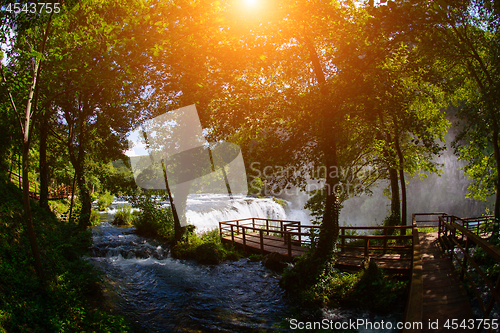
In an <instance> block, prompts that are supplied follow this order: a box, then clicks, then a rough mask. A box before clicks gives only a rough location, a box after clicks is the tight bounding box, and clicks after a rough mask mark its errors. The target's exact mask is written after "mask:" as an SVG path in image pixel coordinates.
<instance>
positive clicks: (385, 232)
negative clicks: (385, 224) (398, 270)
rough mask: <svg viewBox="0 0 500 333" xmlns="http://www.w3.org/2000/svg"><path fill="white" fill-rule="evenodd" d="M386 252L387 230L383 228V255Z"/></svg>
mask: <svg viewBox="0 0 500 333" xmlns="http://www.w3.org/2000/svg"><path fill="white" fill-rule="evenodd" d="M401 230H402V229H401ZM386 252H387V228H384V254H386Z"/></svg>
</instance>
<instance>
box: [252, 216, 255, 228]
mask: <svg viewBox="0 0 500 333" xmlns="http://www.w3.org/2000/svg"><path fill="white" fill-rule="evenodd" d="M252 227H253V228H254V229H255V219H254V218H253V217H252Z"/></svg>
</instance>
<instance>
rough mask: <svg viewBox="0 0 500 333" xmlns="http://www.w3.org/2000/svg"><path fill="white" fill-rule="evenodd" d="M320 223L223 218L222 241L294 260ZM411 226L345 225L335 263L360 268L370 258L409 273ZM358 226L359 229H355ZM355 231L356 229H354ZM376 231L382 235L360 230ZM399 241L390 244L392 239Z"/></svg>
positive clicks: (349, 267) (393, 270)
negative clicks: (307, 224) (408, 231)
mask: <svg viewBox="0 0 500 333" xmlns="http://www.w3.org/2000/svg"><path fill="white" fill-rule="evenodd" d="M314 228H317V227H316V226H304V225H300V223H299V222H297V221H280V220H269V219H258V218H250V219H242V220H235V221H225V222H220V224H219V230H220V237H221V241H222V242H224V243H232V244H233V245H234V246H237V247H239V248H242V249H243V250H244V251H245V252H248V253H259V254H263V255H265V254H269V253H272V252H276V253H279V254H280V255H281V256H282V257H283V259H285V260H292V259H293V258H295V257H297V256H301V255H303V254H305V253H306V252H307V251H308V249H309V246H310V244H311V239H310V238H311V230H313V233H314ZM409 228H411V227H395V228H392V227H341V228H340V229H341V235H339V238H340V239H341V242H340V244H339V251H338V252H337V261H336V264H335V266H336V267H337V268H340V269H345V270H360V269H362V268H363V267H365V265H366V263H367V261H368V260H373V261H375V262H376V263H377V265H378V266H379V267H381V268H383V269H385V270H387V271H390V272H393V273H402V274H409V273H410V270H411V263H412V257H411V253H412V246H411V245H408V244H406V245H405V244H404V242H408V241H410V242H411V239H412V236H411V235H405V233H406V230H407V229H409ZM353 229H355V230H353ZM389 229H394V230H397V231H398V232H399V233H400V232H403V233H404V235H400V234H399V233H395V235H390V234H388V233H389V232H388V230H389ZM354 231H355V232H354ZM366 231H368V232H375V231H378V232H379V233H380V234H379V235H372V234H369V235H368V234H364V235H360V234H358V232H360V233H361V232H366ZM394 240H396V241H398V242H397V243H395V244H392V245H389V244H388V242H389V241H394Z"/></svg>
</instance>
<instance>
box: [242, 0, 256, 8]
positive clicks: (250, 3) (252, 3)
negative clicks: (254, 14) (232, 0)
mask: <svg viewBox="0 0 500 333" xmlns="http://www.w3.org/2000/svg"><path fill="white" fill-rule="evenodd" d="M244 3H245V5H246V6H247V7H257V5H258V4H259V0H244Z"/></svg>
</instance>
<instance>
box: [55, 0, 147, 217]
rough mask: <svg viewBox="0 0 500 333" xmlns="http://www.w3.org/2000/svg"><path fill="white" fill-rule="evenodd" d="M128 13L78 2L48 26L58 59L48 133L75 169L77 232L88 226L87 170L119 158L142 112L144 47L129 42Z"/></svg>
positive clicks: (121, 6)
mask: <svg viewBox="0 0 500 333" xmlns="http://www.w3.org/2000/svg"><path fill="white" fill-rule="evenodd" d="M140 8H141V7H140V6H139V7H136V8H134V10H140ZM129 10H131V7H130V2H127V3H126V4H125V3H119V2H108V1H89V2H82V3H81V4H79V5H77V6H75V7H74V8H73V10H72V11H71V13H70V16H68V19H67V20H65V21H61V22H59V24H58V25H57V26H55V27H54V29H55V31H56V32H57V36H58V37H59V38H57V39H54V41H53V42H52V47H53V48H54V49H58V50H59V54H62V55H63V56H59V57H53V58H51V59H50V60H51V62H50V63H49V64H48V65H47V67H48V68H50V75H47V76H46V80H47V81H46V82H47V87H46V88H47V89H49V90H50V91H53V92H58V93H57V94H54V96H53V97H52V98H51V100H50V107H51V108H52V110H54V112H55V114H56V115H57V117H56V118H55V121H54V122H53V123H54V130H53V134H54V135H56V136H57V137H58V138H59V139H60V141H62V142H64V144H65V145H66V149H67V151H68V156H69V160H70V162H71V164H72V165H73V168H74V170H75V179H76V183H77V186H78V189H79V196H80V200H81V202H82V211H81V214H80V221H79V223H80V225H81V226H82V227H86V226H88V225H90V223H89V218H90V211H91V197H90V184H89V182H88V180H89V175H90V171H91V166H92V165H94V164H95V163H96V162H97V161H99V163H104V164H106V163H107V162H109V161H111V160H118V159H120V158H122V159H123V158H125V156H124V155H123V151H124V150H125V148H126V140H125V139H126V138H125V135H126V133H127V132H128V131H129V129H130V128H131V126H132V125H133V124H135V122H136V120H137V118H138V111H139V110H141V108H142V106H141V101H140V99H141V96H142V95H143V92H144V90H143V89H144V74H143V73H144V72H145V71H143V69H144V66H145V65H147V63H146V62H143V63H139V62H140V60H141V57H142V56H145V53H144V51H143V49H142V47H143V46H144V45H143V44H141V43H135V42H134V37H133V35H134V34H138V31H137V30H134V29H137V27H138V21H134V20H132V19H130V17H131V16H130V13H129ZM110 13H113V14H112V15H111V14H110ZM139 22H140V21H139ZM145 57H146V56H145ZM146 58H147V57H146ZM61 60H62V61H61ZM143 60H144V59H143Z"/></svg>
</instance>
